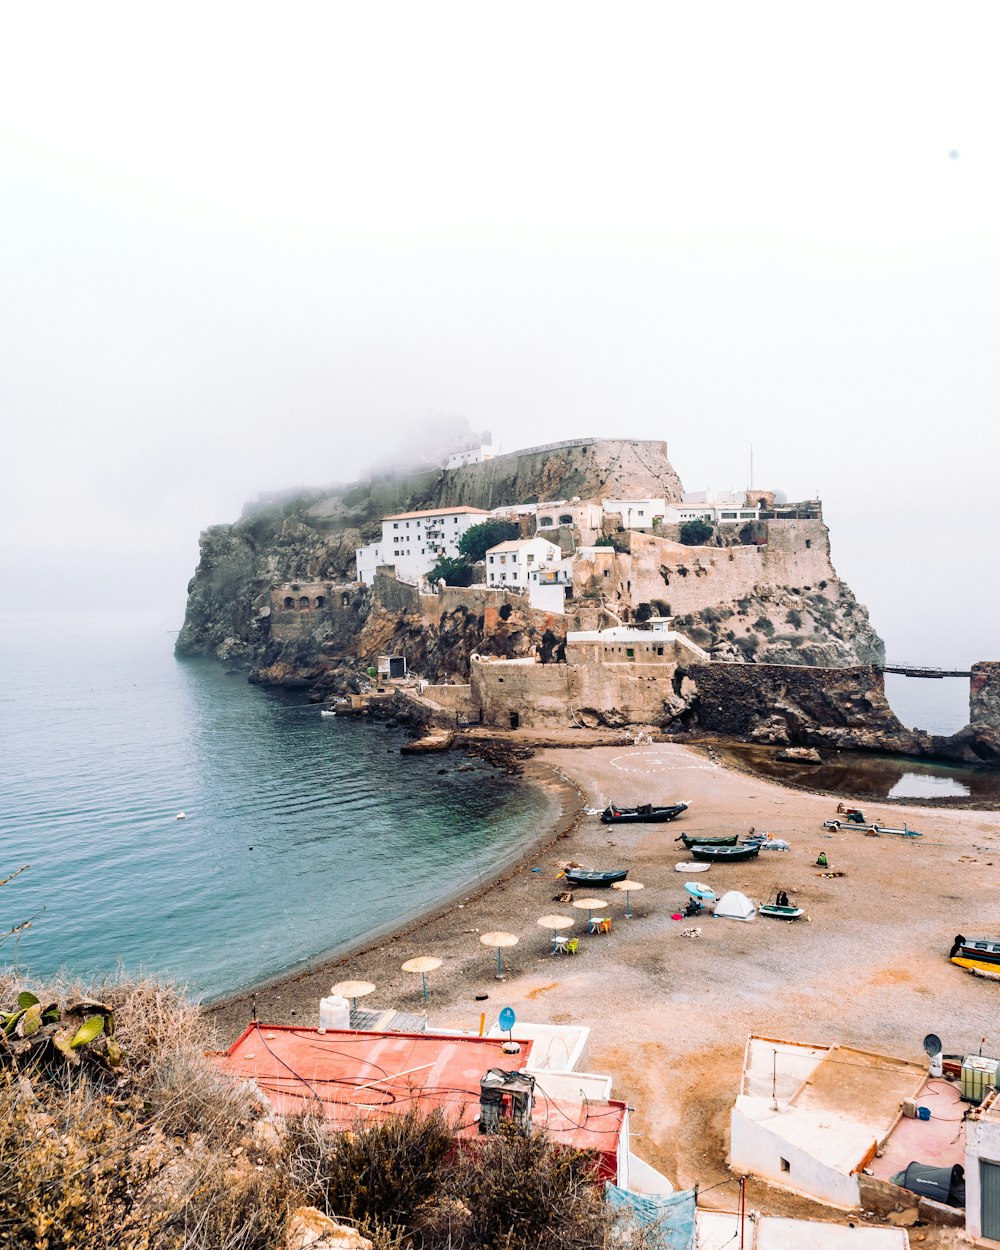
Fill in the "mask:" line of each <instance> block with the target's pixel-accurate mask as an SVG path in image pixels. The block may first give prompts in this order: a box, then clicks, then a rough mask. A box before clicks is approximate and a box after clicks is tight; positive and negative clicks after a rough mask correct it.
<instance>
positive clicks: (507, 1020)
mask: <svg viewBox="0 0 1000 1250" xmlns="http://www.w3.org/2000/svg"><path fill="white" fill-rule="evenodd" d="M516 1019H517V1016H515V1015H514V1008H513V1007H504V1009H503V1010H502V1011H501V1012H500V1019H499V1020H498V1021H497V1023H498V1024H499V1025H500V1028H501V1029H502V1030H503V1032H504V1033H509V1032H510V1031H511V1029H512V1028H513V1027H514V1022H515V1021H516ZM924 1045H926V1042H925V1043H924Z"/></svg>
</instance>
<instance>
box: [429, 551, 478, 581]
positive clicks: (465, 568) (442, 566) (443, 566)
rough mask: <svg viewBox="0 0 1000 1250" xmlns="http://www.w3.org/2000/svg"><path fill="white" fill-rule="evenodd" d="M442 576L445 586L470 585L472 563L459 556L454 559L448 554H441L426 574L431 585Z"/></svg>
mask: <svg viewBox="0 0 1000 1250" xmlns="http://www.w3.org/2000/svg"><path fill="white" fill-rule="evenodd" d="M442 578H444V581H445V584H446V585H447V586H471V585H472V565H471V564H467V563H466V561H465V560H463V559H462V558H461V556H459V557H458V559H454V560H453V559H452V558H451V557H450V556H442V557H441V559H440V560H438V562H437V564H435V565H434V567H433V568H432V569H431V571H430V572H429V573H428V574H427V580H428V581H429V582H430V583H431V585H432V586H433V585H435V584H436V583H437V582H439V581H440V580H441V579H442Z"/></svg>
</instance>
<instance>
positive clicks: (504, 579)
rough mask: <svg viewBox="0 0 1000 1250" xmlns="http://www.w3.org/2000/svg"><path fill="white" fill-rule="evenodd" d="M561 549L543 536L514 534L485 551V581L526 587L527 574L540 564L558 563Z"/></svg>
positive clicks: (495, 584)
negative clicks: (506, 540) (516, 536)
mask: <svg viewBox="0 0 1000 1250" xmlns="http://www.w3.org/2000/svg"><path fill="white" fill-rule="evenodd" d="M561 559H562V552H561V551H560V550H559V548H558V547H557V546H556V544H555V543H550V542H549V541H548V539H547V538H537V537H536V538H514V539H511V540H510V541H509V542H505V543H497V545H496V546H495V547H490V549H489V550H488V551H487V553H486V585H487V586H491V587H494V588H495V587H497V586H507V587H510V588H512V589H515V590H527V588H528V575H529V574H530V573H531V572H532V571H533V570H534V569H536V568H538V567H539V566H541V565H558V564H559V563H560V561H561Z"/></svg>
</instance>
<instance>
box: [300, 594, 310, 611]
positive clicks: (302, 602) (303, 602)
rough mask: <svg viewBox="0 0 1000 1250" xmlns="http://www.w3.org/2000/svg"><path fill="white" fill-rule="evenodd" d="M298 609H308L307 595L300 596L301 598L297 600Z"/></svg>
mask: <svg viewBox="0 0 1000 1250" xmlns="http://www.w3.org/2000/svg"><path fill="white" fill-rule="evenodd" d="M299 607H300V608H308V607H309V596H308V595H302V597H301V598H300V599H299Z"/></svg>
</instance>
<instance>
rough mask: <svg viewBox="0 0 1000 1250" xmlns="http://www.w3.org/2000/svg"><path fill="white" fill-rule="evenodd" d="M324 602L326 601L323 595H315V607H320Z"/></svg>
mask: <svg viewBox="0 0 1000 1250" xmlns="http://www.w3.org/2000/svg"><path fill="white" fill-rule="evenodd" d="M324 603H326V599H325V598H324V597H323V595H317V596H316V606H317V608H321V607H322V606H323V604H324Z"/></svg>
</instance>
